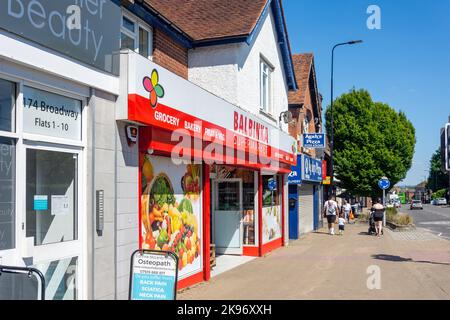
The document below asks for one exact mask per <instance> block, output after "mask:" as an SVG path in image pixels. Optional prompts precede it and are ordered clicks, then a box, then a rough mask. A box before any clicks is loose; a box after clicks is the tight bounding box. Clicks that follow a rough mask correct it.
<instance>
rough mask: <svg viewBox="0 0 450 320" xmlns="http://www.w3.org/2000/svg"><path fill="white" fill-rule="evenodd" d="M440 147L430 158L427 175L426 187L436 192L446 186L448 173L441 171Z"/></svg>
mask: <svg viewBox="0 0 450 320" xmlns="http://www.w3.org/2000/svg"><path fill="white" fill-rule="evenodd" d="M441 167H442V164H441V149H440V148H438V149H437V150H436V152H435V153H433V155H432V156H431V159H430V171H429V172H430V173H429V176H428V188H430V189H431V190H433V192H436V191H438V190H441V189H445V188H447V187H448V173H444V172H442V169H441Z"/></svg>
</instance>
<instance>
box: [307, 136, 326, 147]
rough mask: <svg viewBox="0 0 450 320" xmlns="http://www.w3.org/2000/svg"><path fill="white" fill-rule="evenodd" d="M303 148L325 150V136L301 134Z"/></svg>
mask: <svg viewBox="0 0 450 320" xmlns="http://www.w3.org/2000/svg"><path fill="white" fill-rule="evenodd" d="M303 147H304V148H325V134H324V133H304V134H303Z"/></svg>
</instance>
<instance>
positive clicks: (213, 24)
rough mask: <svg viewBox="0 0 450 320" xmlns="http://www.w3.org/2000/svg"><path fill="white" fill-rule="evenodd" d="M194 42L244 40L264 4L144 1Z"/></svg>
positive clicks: (252, 0) (255, 0)
mask: <svg viewBox="0 0 450 320" xmlns="http://www.w3.org/2000/svg"><path fill="white" fill-rule="evenodd" d="M144 2H146V3H147V4H148V5H149V6H150V7H151V8H152V9H153V10H155V11H156V12H158V13H159V14H161V15H162V16H163V17H164V18H165V19H167V20H168V21H170V22H171V23H173V24H174V25H175V26H176V27H178V28H179V29H180V30H182V31H183V32H184V33H186V34H187V35H188V36H189V37H191V39H192V40H194V41H205V40H212V39H223V38H229V37H236V36H248V35H249V34H250V33H251V32H252V30H253V29H254V27H255V25H256V23H257V21H258V19H259V17H260V16H261V13H262V12H263V9H264V7H265V5H266V3H267V0H144Z"/></svg>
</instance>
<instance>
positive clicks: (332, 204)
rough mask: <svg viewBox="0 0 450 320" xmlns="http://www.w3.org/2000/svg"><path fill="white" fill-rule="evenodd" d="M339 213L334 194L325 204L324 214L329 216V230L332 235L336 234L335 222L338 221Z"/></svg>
mask: <svg viewBox="0 0 450 320" xmlns="http://www.w3.org/2000/svg"><path fill="white" fill-rule="evenodd" d="M338 215H339V207H338V204H337V202H336V200H335V199H334V197H333V196H332V195H330V196H329V197H328V200H327V201H326V202H325V204H324V206H323V216H324V217H326V218H327V222H328V232H329V234H330V235H334V223H335V222H336V216H338Z"/></svg>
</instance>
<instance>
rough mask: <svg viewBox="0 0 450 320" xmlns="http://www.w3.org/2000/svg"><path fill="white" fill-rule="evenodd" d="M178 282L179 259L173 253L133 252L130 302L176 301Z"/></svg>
mask: <svg viewBox="0 0 450 320" xmlns="http://www.w3.org/2000/svg"><path fill="white" fill-rule="evenodd" d="M177 281H178V257H177V256H176V255H175V254H174V253H173V252H169V251H154V250H136V251H135V252H133V254H132V256H131V270H130V289H129V294H128V295H129V300H176V294H177Z"/></svg>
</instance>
